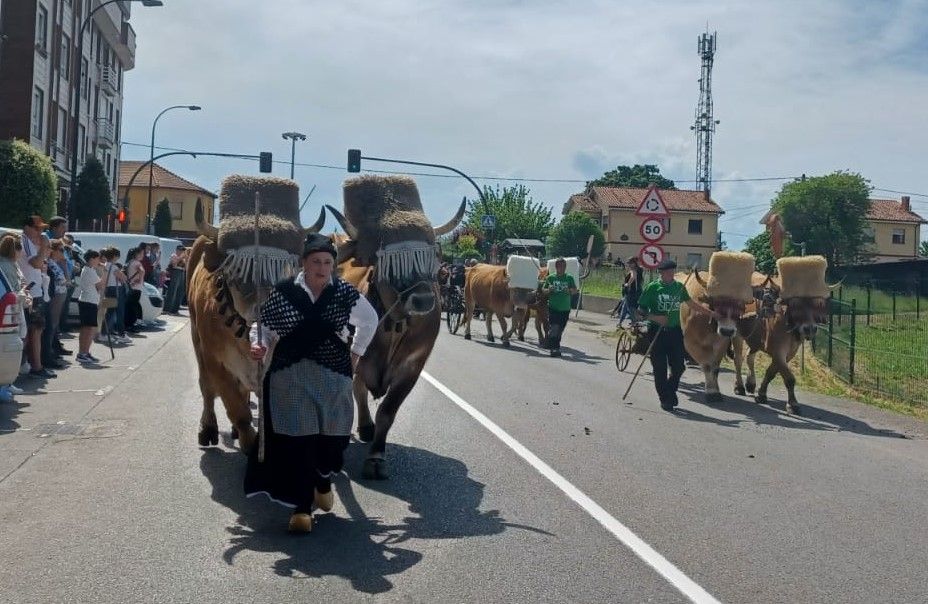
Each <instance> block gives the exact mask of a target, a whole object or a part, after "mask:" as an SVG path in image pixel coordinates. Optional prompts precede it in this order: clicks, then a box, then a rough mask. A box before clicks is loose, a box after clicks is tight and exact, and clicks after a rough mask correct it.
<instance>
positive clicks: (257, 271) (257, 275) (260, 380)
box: [251, 191, 266, 463]
mask: <svg viewBox="0 0 928 604" xmlns="http://www.w3.org/2000/svg"><path fill="white" fill-rule="evenodd" d="M260 216H261V193H260V192H259V191H255V263H254V266H253V267H252V271H251V274H252V279H254V282H255V300H256V301H257V302H258V318H257V319H256V321H255V324H256V325H257V328H258V329H257V331H258V345H259V346H263V345H264V338H263V335H264V334H263V333H262V331H261V304H260V296H259V292H260V291H261V231H260V229H259V224H258V219H259V217H260ZM265 354H266V353H265ZM257 371H258V376H257V380H255V381H256V382H257V384H258V388H259V389H260V390H259V391H258V392H257V394H258V462H259V463H263V462H264V436H265V434H264V359H263V358H261V359H258V369H257Z"/></svg>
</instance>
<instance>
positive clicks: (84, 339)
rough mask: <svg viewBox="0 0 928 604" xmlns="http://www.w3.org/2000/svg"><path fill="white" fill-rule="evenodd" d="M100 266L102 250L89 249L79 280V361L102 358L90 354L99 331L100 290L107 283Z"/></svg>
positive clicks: (82, 362)
mask: <svg viewBox="0 0 928 604" xmlns="http://www.w3.org/2000/svg"><path fill="white" fill-rule="evenodd" d="M98 266H100V252H98V251H96V250H88V251H86V252H84V268H83V269H81V276H80V277H79V278H78V280H77V288H78V294H77V307H78V313H79V315H80V320H81V331H80V335H79V337H78V350H79V352H78V353H77V356H76V357H75V358H76V359H77V362H78V363H81V364H82V365H83V364H87V363H99V362H100V359H98V358H96V357H94V356H93V355H91V354H90V345H91V344H92V343H93V337H94V334H95V332H96V331H97V306H98V305H99V304H100V292H101V291H103V287H104V286H105V285H106V283H105V282H104V281H103V279H101V278H100V273H98V272H97V267H98Z"/></svg>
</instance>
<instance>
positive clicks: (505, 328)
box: [497, 311, 519, 348]
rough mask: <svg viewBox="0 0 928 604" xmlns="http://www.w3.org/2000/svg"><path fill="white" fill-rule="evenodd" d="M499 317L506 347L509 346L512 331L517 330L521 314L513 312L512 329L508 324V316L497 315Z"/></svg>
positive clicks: (501, 336)
mask: <svg viewBox="0 0 928 604" xmlns="http://www.w3.org/2000/svg"><path fill="white" fill-rule="evenodd" d="M517 312H518V311H516V313H517ZM497 317H499V325H500V329H502V334H501V335H500V339H501V340H502V341H503V346H505V347H506V348H509V337H510V336H511V335H512V332H513V331H515V328H516V321H518V318H519V315H518V314H515V313H513V316H512V329H509V326H508V325H506V317H504V316H503V315H497Z"/></svg>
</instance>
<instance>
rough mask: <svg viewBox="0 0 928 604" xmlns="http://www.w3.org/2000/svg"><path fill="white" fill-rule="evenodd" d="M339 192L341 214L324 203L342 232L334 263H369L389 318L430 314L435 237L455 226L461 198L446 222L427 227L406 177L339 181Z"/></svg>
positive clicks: (460, 215)
mask: <svg viewBox="0 0 928 604" xmlns="http://www.w3.org/2000/svg"><path fill="white" fill-rule="evenodd" d="M344 195H345V197H344V199H345V214H344V215H343V214H342V213H341V212H339V211H338V210H336V209H335V208H333V207H332V206H326V207H327V208H328V209H329V211H330V212H331V213H332V215H333V216H335V219H336V220H338V223H339V224H340V225H341V226H342V229H344V231H345V233H346V235H347V236H348V239H347V240H346V241H344V242H343V243H342V244H341V245H340V246H339V248H338V262H339V263H342V262H345V261H347V260H350V259H353V260H354V264H355V265H360V266H372V267H374V271H373V273H372V276H371V278H372V279H373V281H374V283H373V285H374V286H375V287H376V290H377V294H378V295H379V297H380V300H381V302H382V303H383V305H384V309H385V310H387V311H389V313H390V314H391V315H392V316H393V318H394V319H396V320H403V319H405V318H406V317H409V316H418V315H425V314H429V313H431V312H433V311H434V310H435V309H436V308H437V305H436V291H437V280H438V268H439V262H440V259H439V256H438V247H437V245H436V243H435V240H436V238H437V237H440V236H441V235H445V234H447V233H450V232H451V231H452V230H454V229H455V227H457V225H458V224H460V222H461V220H462V219H463V218H464V210H465V208H466V202H463V201H462V202H461V206H460V207H459V208H458V212H457V214H455V215H454V217H453V218H452V219H451V220H450V221H448V222H447V223H445V224H443V225H441V226H439V227H432V225H431V223H430V222H429V221H428V218H426V216H425V212H424V211H423V210H422V203H421V201H420V200H419V191H418V189H417V188H416V183H415V181H413V180H412V179H411V178H408V177H404V176H387V177H384V176H372V175H364V176H359V177H357V178H352V179H350V180H348V181H346V182H345V185H344Z"/></svg>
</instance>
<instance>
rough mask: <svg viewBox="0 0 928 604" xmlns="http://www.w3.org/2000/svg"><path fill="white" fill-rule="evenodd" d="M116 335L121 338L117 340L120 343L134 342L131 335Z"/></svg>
mask: <svg viewBox="0 0 928 604" xmlns="http://www.w3.org/2000/svg"><path fill="white" fill-rule="evenodd" d="M116 337H117V338H119V340H117V341H118V342H119V343H120V344H131V343H132V338H130V337H129V336H116Z"/></svg>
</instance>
